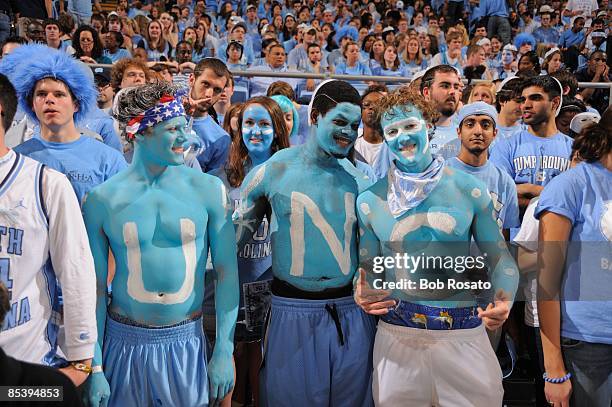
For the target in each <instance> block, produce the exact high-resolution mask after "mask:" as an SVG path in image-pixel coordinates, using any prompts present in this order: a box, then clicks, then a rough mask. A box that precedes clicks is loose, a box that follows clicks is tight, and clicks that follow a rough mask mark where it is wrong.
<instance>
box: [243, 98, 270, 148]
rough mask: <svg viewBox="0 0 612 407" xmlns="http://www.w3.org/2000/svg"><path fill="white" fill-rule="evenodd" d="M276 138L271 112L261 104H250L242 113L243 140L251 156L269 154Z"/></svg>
mask: <svg viewBox="0 0 612 407" xmlns="http://www.w3.org/2000/svg"><path fill="white" fill-rule="evenodd" d="M273 140H274V127H273V126H272V118H271V117H270V113H269V112H268V111H267V110H266V108H264V107H263V106H262V105H260V104H252V105H249V106H248V107H247V108H246V110H245V111H244V113H243V114H242V141H244V144H245V145H246V148H247V149H248V150H249V155H251V156H256V157H259V156H262V155H269V154H270V153H271V150H270V149H271V146H272V141H273Z"/></svg>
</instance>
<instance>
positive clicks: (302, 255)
mask: <svg viewBox="0 0 612 407" xmlns="http://www.w3.org/2000/svg"><path fill="white" fill-rule="evenodd" d="M360 103H361V98H360V96H359V93H358V92H357V91H356V90H355V89H354V88H353V87H352V86H351V85H349V84H348V83H346V82H343V81H335V80H334V81H329V82H324V83H322V84H321V85H320V87H319V88H318V89H317V90H316V91H315V93H314V95H313V101H312V105H311V109H310V115H309V119H310V121H311V123H312V126H311V131H312V133H313V134H311V137H310V138H309V141H308V142H307V143H306V144H305V145H303V146H299V147H293V148H288V149H285V150H282V151H279V152H277V153H276V154H274V155H273V156H272V157H271V158H270V159H269V160H267V161H266V162H265V163H264V164H262V165H260V166H258V167H255V168H254V169H253V170H252V171H251V172H250V173H249V175H248V176H247V177H246V178H245V180H244V182H243V183H242V188H243V189H242V193H241V205H240V207H239V208H238V209H237V210H236V212H234V223H235V224H236V226H237V234H238V236H239V239H238V246H239V248H240V247H241V246H242V244H244V242H246V241H247V240H248V239H249V238H250V237H252V235H253V232H254V231H255V230H256V229H257V227H258V226H259V223H260V222H261V219H262V218H263V216H264V214H266V213H268V214H269V219H270V230H271V240H272V271H273V275H274V280H273V282H272V306H271V316H270V322H269V326H268V330H267V333H266V343H265V344H264V346H265V353H264V362H263V369H262V371H261V373H260V392H261V397H260V400H261V403H260V404H261V405H263V406H287V405H293V406H303V405H312V406H341V405H342V406H370V405H372V395H371V374H372V364H371V354H372V352H371V351H372V339H373V335H374V320H373V317H371V316H369V315H367V314H365V313H364V312H363V311H362V310H361V309H359V307H357V305H356V304H355V302H354V300H353V298H352V280H353V277H354V275H355V271H356V270H357V262H358V257H357V219H356V217H355V200H356V197H357V195H358V194H359V191H360V190H361V189H360V186H359V184H361V183H363V181H365V180H364V176H363V174H361V175H359V174H358V173H357V170H356V169H355V168H354V167H353V166H352V165H351V164H350V163H349V162H348V160H342V158H345V157H346V156H347V155H348V154H349V151H350V149H351V147H352V146H353V144H354V143H355V140H356V139H357V129H358V127H359V122H360V120H361V107H360ZM364 185H365V184H364Z"/></svg>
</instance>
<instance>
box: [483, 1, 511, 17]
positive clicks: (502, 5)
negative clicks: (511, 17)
mask: <svg viewBox="0 0 612 407" xmlns="http://www.w3.org/2000/svg"><path fill="white" fill-rule="evenodd" d="M483 3H484V6H482V5H481V6H480V8H482V9H483V11H482V14H483V15H484V16H495V17H508V5H507V2H505V1H504V0H488V1H485V2H483Z"/></svg>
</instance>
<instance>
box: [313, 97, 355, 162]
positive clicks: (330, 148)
mask: <svg viewBox="0 0 612 407" xmlns="http://www.w3.org/2000/svg"><path fill="white" fill-rule="evenodd" d="M360 122H361V108H360V107H359V106H358V105H355V104H352V103H348V102H342V103H339V104H338V105H336V107H334V108H333V109H331V110H330V111H328V112H327V113H326V114H325V116H321V115H319V118H318V120H317V127H316V138H317V143H318V144H319V147H320V148H321V149H323V150H324V151H325V152H327V153H328V154H331V155H333V156H334V157H342V158H344V157H346V156H347V155H348V153H349V150H350V149H351V147H353V145H354V144H355V141H356V140H357V129H358V128H359V123H360Z"/></svg>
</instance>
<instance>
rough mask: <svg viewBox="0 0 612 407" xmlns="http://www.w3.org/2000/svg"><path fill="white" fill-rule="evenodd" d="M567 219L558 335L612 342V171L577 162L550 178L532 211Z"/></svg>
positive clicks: (595, 341) (536, 213) (594, 341)
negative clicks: (569, 231) (559, 330)
mask: <svg viewBox="0 0 612 407" xmlns="http://www.w3.org/2000/svg"><path fill="white" fill-rule="evenodd" d="M544 211H549V212H553V213H556V214H558V215H561V216H564V217H566V218H567V219H569V220H570V221H571V222H572V231H571V233H570V238H569V244H568V249H567V260H566V263H565V273H564V274H563V281H562V298H561V299H562V301H561V335H562V336H564V337H567V338H572V339H577V340H582V341H586V342H591V343H606V344H612V318H610V315H612V246H611V245H610V241H611V240H612V172H611V171H610V170H608V169H606V168H605V167H604V166H603V165H602V164H601V163H599V162H596V163H585V162H583V163H580V164H578V165H577V166H576V167H575V168H572V169H571V170H568V171H566V172H565V173H563V174H561V175H559V176H558V177H557V178H555V179H554V180H552V182H551V183H550V184H548V185H547V186H546V188H544V191H542V194H541V195H540V202H539V203H538V206H537V208H536V211H535V217H536V218H538V219H539V217H540V215H542V213H543V212H544Z"/></svg>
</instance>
